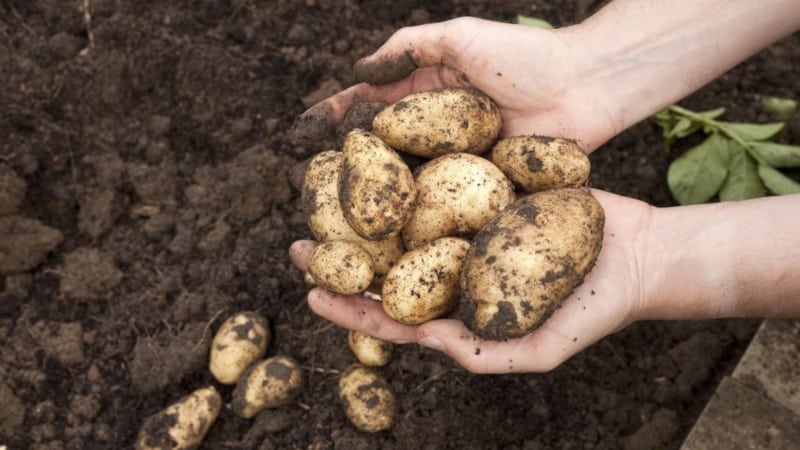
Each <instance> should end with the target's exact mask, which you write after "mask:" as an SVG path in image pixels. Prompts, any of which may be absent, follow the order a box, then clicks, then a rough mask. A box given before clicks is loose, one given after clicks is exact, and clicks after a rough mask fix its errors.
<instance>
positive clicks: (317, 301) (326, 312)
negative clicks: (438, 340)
mask: <svg viewBox="0 0 800 450" xmlns="http://www.w3.org/2000/svg"><path fill="white" fill-rule="evenodd" d="M308 305H309V306H310V307H311V309H312V310H313V311H314V312H315V313H317V314H319V315H320V316H322V317H325V318H326V319H328V320H330V321H331V322H334V323H336V324H337V325H340V326H342V327H344V328H347V329H349V330H357V331H361V332H364V333H367V334H369V335H371V336H374V337H376V338H378V339H383V340H385V341H391V342H396V343H398V344H405V343H408V342H414V341H415V340H416V327H412V326H408V325H403V324H401V323H399V322H397V321H395V320H392V318H390V317H389V316H387V315H386V313H385V312H384V311H383V306H381V304H380V302H377V301H375V300H370V299H368V298H364V297H361V296H358V295H335V294H331V293H330V292H327V291H325V290H322V289H319V288H315V289H312V290H311V292H309V293H308Z"/></svg>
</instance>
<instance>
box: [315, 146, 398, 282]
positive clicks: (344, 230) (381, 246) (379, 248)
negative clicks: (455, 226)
mask: <svg viewBox="0 0 800 450" xmlns="http://www.w3.org/2000/svg"><path fill="white" fill-rule="evenodd" d="M343 161H344V156H343V155H342V152H338V151H333V150H329V151H325V152H322V153H318V154H317V155H316V156H314V158H312V159H311V161H309V163H308V168H307V169H306V173H305V176H304V178H303V189H302V191H301V195H302V204H303V211H304V212H305V213H306V214H307V216H308V227H309V229H311V234H313V235H314V238H315V239H316V240H318V241H320V242H327V241H333V240H343V241H349V242H354V243H356V244H358V245H360V246H361V247H363V248H364V250H366V251H367V252H369V254H370V255H372V260H373V263H374V268H375V273H376V275H379V276H382V275H385V274H386V273H387V272H389V269H390V268H391V267H392V266H393V265H394V264H395V262H397V260H398V259H400V256H402V255H403V253H404V252H405V249H404V248H403V242H402V240H401V239H400V237H399V236H393V237H390V238H387V239H384V240H382V241H370V240H368V239H364V238H363V237H361V236H360V235H359V234H358V233H356V232H355V230H353V228H352V227H351V226H350V224H349V223H348V222H347V219H345V217H344V212H343V211H342V207H341V204H340V202H339V178H340V175H341V171H342V164H343ZM376 278H380V277H376Z"/></svg>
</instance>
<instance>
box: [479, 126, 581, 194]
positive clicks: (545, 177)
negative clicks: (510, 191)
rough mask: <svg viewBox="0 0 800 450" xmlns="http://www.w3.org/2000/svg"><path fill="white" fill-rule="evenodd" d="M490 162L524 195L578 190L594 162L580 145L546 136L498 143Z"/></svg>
mask: <svg viewBox="0 0 800 450" xmlns="http://www.w3.org/2000/svg"><path fill="white" fill-rule="evenodd" d="M489 159H491V160H492V162H493V163H494V164H495V165H496V166H497V167H499V168H500V170H502V171H503V173H504V174H505V175H506V176H507V177H508V179H509V180H511V182H512V183H514V185H515V186H517V187H519V188H520V189H522V190H523V191H525V192H529V193H534V192H539V191H544V190H547V189H559V188H565V187H579V186H581V185H583V184H584V183H586V180H587V179H588V178H589V171H590V169H591V163H590V162H589V157H588V156H586V153H584V152H583V150H581V148H580V147H578V143H577V142H575V141H573V140H570V139H561V138H549V137H544V136H512V137H508V138H503V139H500V140H499V141H497V143H496V144H495V145H494V147H493V148H492V152H491V153H490V155H489Z"/></svg>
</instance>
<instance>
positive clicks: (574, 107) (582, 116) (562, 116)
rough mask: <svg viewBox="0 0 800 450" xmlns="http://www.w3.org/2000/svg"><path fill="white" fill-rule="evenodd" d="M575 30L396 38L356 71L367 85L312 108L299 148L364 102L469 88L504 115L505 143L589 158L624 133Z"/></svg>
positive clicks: (407, 32) (299, 133)
mask: <svg viewBox="0 0 800 450" xmlns="http://www.w3.org/2000/svg"><path fill="white" fill-rule="evenodd" d="M576 30H577V29H576V27H568V28H562V29H558V30H545V29H541V28H536V27H531V26H525V25H516V24H508V23H499V22H491V21H487V20H481V19H476V18H469V17H466V18H459V19H453V20H450V21H447V22H440V23H434V24H427V25H420V26H414V27H407V28H402V29H400V30H398V31H397V32H396V33H395V34H394V35H393V36H392V37H391V38H390V39H389V40H388V41H387V42H386V43H385V44H384V45H383V46H382V47H380V48H379V49H378V50H377V51H376V52H375V53H374V54H372V55H370V56H368V57H366V58H363V59H361V60H360V61H358V62H357V63H356V65H355V67H354V70H355V73H356V76H357V78H358V79H359V80H361V81H363V83H361V84H357V85H355V86H353V87H351V88H349V89H346V90H344V91H342V92H340V93H338V94H336V95H334V96H333V97H330V98H328V99H326V100H324V101H322V102H321V103H318V104H317V105H315V106H313V107H311V108H310V109H309V110H308V111H306V112H305V113H303V114H302V115H301V116H300V117H299V118H298V120H297V121H296V123H295V137H296V139H297V141H298V142H299V143H301V144H306V145H310V146H311V145H314V144H315V143H317V142H320V140H322V139H324V138H325V137H328V136H329V135H332V134H333V132H334V130H335V127H336V125H337V124H338V123H339V122H341V121H342V120H343V118H344V117H345V115H346V113H347V111H348V110H349V109H350V108H351V107H352V106H353V105H355V104H357V103H360V102H365V101H369V102H376V101H384V102H389V103H391V102H395V101H397V100H399V99H400V98H402V97H404V96H406V95H408V94H411V93H415V92H420V91H427V90H431V89H435V88H440V87H453V86H472V87H475V88H477V89H479V90H481V91H483V92H484V93H486V94H487V95H489V96H490V97H491V98H492V99H494V101H495V102H497V104H498V106H499V107H500V109H501V113H502V115H503V120H504V126H503V131H502V133H503V135H506V136H512V135H520V134H538V135H544V136H552V137H564V138H570V139H575V140H576V141H578V143H579V145H580V146H581V148H582V149H584V151H587V152H590V151H592V150H594V149H595V148H597V147H598V146H599V145H600V144H602V143H603V142H605V141H606V140H608V139H609V138H610V137H612V136H614V135H615V134H617V133H618V132H619V131H621V125H620V124H619V123H618V122H619V121H618V120H616V119H615V117H613V115H612V114H611V113H610V112H609V111H611V110H615V108H614V107H612V106H613V105H607V104H604V103H607V102H608V101H610V100H609V99H610V97H611V96H609V95H607V94H608V93H606V90H605V89H602V88H600V87H599V86H594V85H593V80H594V79H595V78H596V77H594V74H595V73H597V72H601V70H599V69H598V68H595V67H593V65H594V64H596V58H593V57H592V51H591V50H590V49H589V48H587V45H584V44H581V43H580V42H582V41H583V39H582V35H581V33H580V32H578V31H576Z"/></svg>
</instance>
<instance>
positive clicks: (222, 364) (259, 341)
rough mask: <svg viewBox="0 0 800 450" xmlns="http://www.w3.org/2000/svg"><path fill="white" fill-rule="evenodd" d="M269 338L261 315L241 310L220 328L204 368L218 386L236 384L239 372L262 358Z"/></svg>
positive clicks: (265, 321)
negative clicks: (206, 366)
mask: <svg viewBox="0 0 800 450" xmlns="http://www.w3.org/2000/svg"><path fill="white" fill-rule="evenodd" d="M271 338H272V335H271V333H270V331H269V322H267V319H266V318H264V317H263V316H261V315H259V314H257V313H255V312H252V311H245V312H240V313H237V314H234V315H233V316H231V317H229V318H228V319H227V320H226V321H225V322H223V323H222V325H220V327H219V330H218V331H217V334H216V335H215V336H214V340H213V342H212V343H211V354H210V356H209V363H208V369H209V370H210V371H211V374H212V375H214V378H216V379H217V381H219V382H220V383H222V384H236V381H237V380H239V377H240V376H241V375H242V373H243V372H244V371H245V370H246V369H247V368H248V367H249V366H250V365H251V364H253V363H254V362H255V361H257V360H259V359H261V358H262V357H264V354H265V353H266V352H267V346H268V345H269V341H270V339H271Z"/></svg>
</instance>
